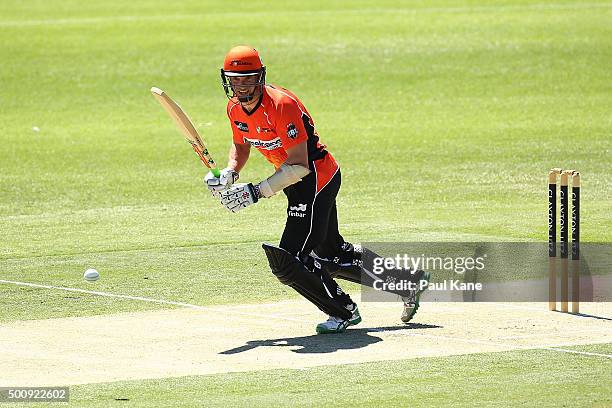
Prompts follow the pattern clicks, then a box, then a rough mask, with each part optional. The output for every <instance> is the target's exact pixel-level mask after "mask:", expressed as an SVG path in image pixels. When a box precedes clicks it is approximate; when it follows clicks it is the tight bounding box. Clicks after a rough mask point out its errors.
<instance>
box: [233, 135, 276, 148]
mask: <svg viewBox="0 0 612 408" xmlns="http://www.w3.org/2000/svg"><path fill="white" fill-rule="evenodd" d="M243 141H244V143H248V144H250V145H251V146H253V147H255V148H257V149H264V150H275V149H278V148H279V147H281V146H282V143H281V140H280V137H275V138H274V139H272V140H261V139H249V138H248V137H244V138H243Z"/></svg>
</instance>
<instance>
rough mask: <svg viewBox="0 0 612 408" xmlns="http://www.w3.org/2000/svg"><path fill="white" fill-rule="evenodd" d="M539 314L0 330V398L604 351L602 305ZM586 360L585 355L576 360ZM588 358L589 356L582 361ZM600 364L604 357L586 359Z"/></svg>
mask: <svg viewBox="0 0 612 408" xmlns="http://www.w3.org/2000/svg"><path fill="white" fill-rule="evenodd" d="M546 307H547V305H546V304H544V303H513V304H500V303H474V304H461V303H429V304H423V305H422V307H421V309H420V310H419V313H418V314H417V316H416V318H415V321H414V322H413V323H411V324H410V325H404V324H402V323H401V322H399V314H400V309H401V307H400V305H399V304H392V303H377V304H374V303H362V304H361V307H360V310H361V313H362V316H363V317H364V321H363V322H362V323H361V324H360V325H358V326H355V327H352V328H350V329H349V330H348V331H347V332H346V333H343V334H339V335H316V334H314V326H315V323H316V322H318V321H320V320H322V316H321V313H320V312H319V311H318V310H316V309H315V308H314V307H313V306H312V305H310V304H309V303H306V302H304V301H290V302H289V301H288V302H279V303H270V304H261V305H237V306H231V307H228V306H219V307H203V308H199V309H197V310H194V309H188V308H187V309H185V308H184V309H176V310H162V311H149V312H139V313H121V314H114V315H106V316H95V317H78V318H60V319H48V320H31V321H17V322H11V323H8V324H2V325H0V353H1V354H2V355H3V358H2V360H1V361H0V372H2V373H3V376H2V379H1V381H0V386H15V385H23V384H28V385H30V386H39V385H57V384H62V385H70V384H85V383H97V382H109V381H119V380H133V379H144V378H163V377H177V376H185V375H203V374H215V373H225V372H237V371H255V370H267V369H273V368H302V367H312V366H320V365H335V364H348V363H358V362H367V361H381V360H394V359H410V358H418V357H437V356H445V355H457V354H470V353H480V352H496V351H508V350H518V349H547V350H550V352H551V353H562V352H571V353H582V352H579V351H575V350H566V349H565V347H568V346H574V345H582V344H595V343H610V342H612V303H590V304H583V305H581V309H582V310H581V311H582V312H583V315H580V316H573V315H570V314H562V313H556V312H548V311H547V310H546ZM585 354H589V353H585ZM591 354H592V353H591ZM597 355H598V356H601V357H602V358H612V355H606V354H597Z"/></svg>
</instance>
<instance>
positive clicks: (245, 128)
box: [234, 120, 249, 132]
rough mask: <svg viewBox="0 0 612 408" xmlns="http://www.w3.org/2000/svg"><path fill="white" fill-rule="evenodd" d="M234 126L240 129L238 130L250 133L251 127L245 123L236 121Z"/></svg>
mask: <svg viewBox="0 0 612 408" xmlns="http://www.w3.org/2000/svg"><path fill="white" fill-rule="evenodd" d="M234 124H235V125H236V127H237V128H238V130H241V131H243V132H248V131H249V125H247V124H246V123H244V122H239V121H237V120H235V121H234Z"/></svg>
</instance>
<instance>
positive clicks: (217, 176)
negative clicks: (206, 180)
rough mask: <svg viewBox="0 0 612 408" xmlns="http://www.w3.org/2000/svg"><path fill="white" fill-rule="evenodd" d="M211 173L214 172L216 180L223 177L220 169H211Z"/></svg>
mask: <svg viewBox="0 0 612 408" xmlns="http://www.w3.org/2000/svg"><path fill="white" fill-rule="evenodd" d="M210 171H211V172H212V174H213V176H215V177H216V178H219V177H221V172H220V171H219V168H218V167H213V168H212V169H210Z"/></svg>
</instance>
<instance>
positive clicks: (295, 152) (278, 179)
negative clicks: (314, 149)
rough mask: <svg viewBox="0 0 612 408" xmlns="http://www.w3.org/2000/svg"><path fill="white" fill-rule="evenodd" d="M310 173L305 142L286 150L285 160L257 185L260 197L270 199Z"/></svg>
mask: <svg viewBox="0 0 612 408" xmlns="http://www.w3.org/2000/svg"><path fill="white" fill-rule="evenodd" d="M309 173H310V169H309V168H308V148H307V147H306V142H302V143H298V144H296V145H293V146H291V147H289V148H287V159H286V160H285V162H284V163H283V164H282V165H281V166H280V167H279V168H278V169H277V170H276V171H275V172H274V174H272V175H271V176H270V177H268V178H267V179H265V180H263V181H262V182H261V183H259V184H258V185H257V188H258V189H259V193H260V195H261V197H266V198H267V197H271V196H273V195H274V194H276V193H278V192H279V191H281V190H283V189H284V188H286V187H289V186H290V185H292V184H295V183H297V182H298V181H300V180H302V179H303V178H304V177H306V176H307V175H308V174H309Z"/></svg>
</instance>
